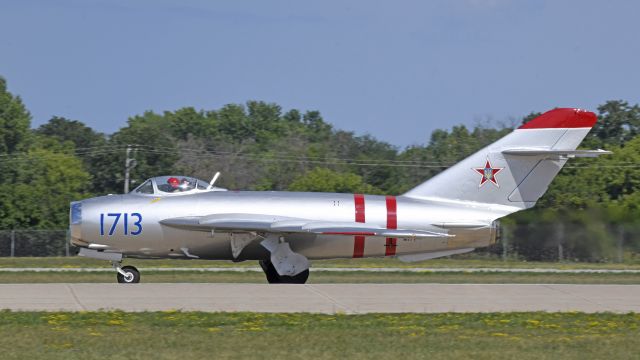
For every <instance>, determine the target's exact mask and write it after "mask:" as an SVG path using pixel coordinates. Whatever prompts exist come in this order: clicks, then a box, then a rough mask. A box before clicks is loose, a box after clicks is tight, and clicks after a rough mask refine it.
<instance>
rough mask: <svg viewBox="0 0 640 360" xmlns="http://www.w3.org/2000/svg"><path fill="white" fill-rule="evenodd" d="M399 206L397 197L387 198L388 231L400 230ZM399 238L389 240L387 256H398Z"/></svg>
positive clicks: (386, 250)
mask: <svg viewBox="0 0 640 360" xmlns="http://www.w3.org/2000/svg"><path fill="white" fill-rule="evenodd" d="M397 209H398V204H397V203H396V197H395V196H387V229H397V228H398V213H397ZM397 242H398V239H397V238H387V242H386V243H385V252H384V255H385V256H393V255H395V254H396V244H397Z"/></svg>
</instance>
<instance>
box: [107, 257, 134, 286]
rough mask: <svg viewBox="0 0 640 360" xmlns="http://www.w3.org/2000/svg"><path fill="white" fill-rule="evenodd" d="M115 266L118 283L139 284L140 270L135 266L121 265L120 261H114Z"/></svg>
mask: <svg viewBox="0 0 640 360" xmlns="http://www.w3.org/2000/svg"><path fill="white" fill-rule="evenodd" d="M112 264H113V268H114V269H116V271H117V272H118V273H117V275H116V276H117V278H118V283H120V284H137V283H139V282H140V271H138V269H136V268H135V266H130V265H127V266H123V267H120V263H119V262H113V263H112Z"/></svg>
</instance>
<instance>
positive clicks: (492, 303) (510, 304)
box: [0, 283, 640, 314]
mask: <svg viewBox="0 0 640 360" xmlns="http://www.w3.org/2000/svg"><path fill="white" fill-rule="evenodd" d="M0 309H10V310H15V311H19V310H22V311H58V310H64V311H84V310H87V311H90V310H123V311H158V310H184V311H190V310H195V311H225V312H229V311H252V312H311V313H346V314H362V313H378V312H380V313H382V312H384V313H402V312H412V313H437V312H510V311H582V312H604V311H608V312H618V313H624V312H640V285H563V284H553V285H551V284H549V285H547V284H306V285H288V284H287V285H268V284H186V283H179V284H151V283H149V284H144V283H143V284H126V285H125V284H62V283H57V284H0Z"/></svg>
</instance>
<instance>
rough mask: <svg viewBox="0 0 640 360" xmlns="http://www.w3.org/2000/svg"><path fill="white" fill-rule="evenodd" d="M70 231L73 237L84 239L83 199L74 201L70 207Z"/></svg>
mask: <svg viewBox="0 0 640 360" xmlns="http://www.w3.org/2000/svg"><path fill="white" fill-rule="evenodd" d="M69 233H70V235H71V242H73V239H82V201H73V202H71V204H70V207H69Z"/></svg>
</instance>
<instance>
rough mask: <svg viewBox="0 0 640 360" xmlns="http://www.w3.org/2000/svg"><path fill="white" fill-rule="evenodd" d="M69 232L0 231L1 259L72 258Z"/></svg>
mask: <svg viewBox="0 0 640 360" xmlns="http://www.w3.org/2000/svg"><path fill="white" fill-rule="evenodd" d="M75 253H76V251H75V248H73V247H72V246H71V244H69V234H68V230H66V229H65V230H0V257H22V256H71V255H75Z"/></svg>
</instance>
